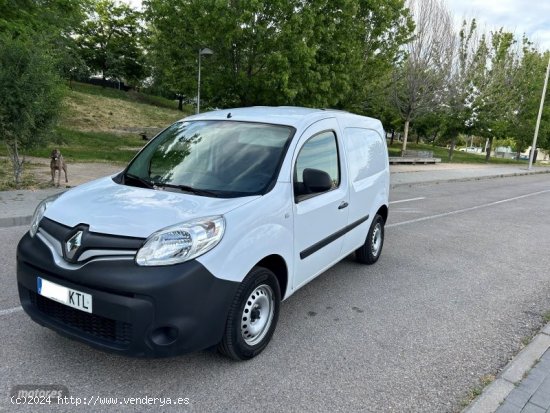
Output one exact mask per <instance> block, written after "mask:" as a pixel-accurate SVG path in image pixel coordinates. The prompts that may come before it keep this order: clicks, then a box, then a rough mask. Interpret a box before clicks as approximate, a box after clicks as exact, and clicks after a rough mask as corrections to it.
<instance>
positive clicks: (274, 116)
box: [185, 106, 382, 129]
mask: <svg viewBox="0 0 550 413" xmlns="http://www.w3.org/2000/svg"><path fill="white" fill-rule="evenodd" d="M332 117H338V118H345V119H346V120H347V121H348V122H349V123H351V124H352V125H349V126H353V124H358V123H359V122H360V123H361V125H362V126H363V127H370V128H373V129H378V128H381V126H382V125H381V123H380V121H379V120H377V119H373V118H368V117H366V116H359V115H355V114H352V113H349V112H345V111H341V110H335V109H312V108H303V107H297V106H253V107H247V108H232V109H222V110H216V111H212V112H204V113H201V114H198V115H193V116H189V117H187V118H185V119H186V120H222V119H223V120H225V119H231V120H234V121H248V122H262V123H272V124H276V125H288V126H293V127H295V128H297V129H298V128H299V126H301V125H303V124H304V123H310V122H314V121H317V120H320V119H324V118H332ZM365 123H367V125H365ZM357 126H359V125H357Z"/></svg>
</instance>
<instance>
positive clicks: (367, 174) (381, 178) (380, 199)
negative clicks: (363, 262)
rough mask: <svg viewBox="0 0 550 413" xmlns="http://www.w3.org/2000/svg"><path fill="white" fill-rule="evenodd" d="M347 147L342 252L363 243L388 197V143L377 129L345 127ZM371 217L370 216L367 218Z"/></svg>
mask: <svg viewBox="0 0 550 413" xmlns="http://www.w3.org/2000/svg"><path fill="white" fill-rule="evenodd" d="M343 140H344V147H345V150H346V157H347V162H348V168H349V178H350V179H349V197H350V202H349V208H348V209H349V212H348V214H349V215H348V225H349V226H350V227H354V228H353V229H352V230H350V231H349V233H348V234H347V235H346V238H345V239H344V245H343V246H342V251H343V252H344V253H349V252H352V251H355V250H356V249H357V248H358V247H360V246H361V245H363V243H364V242H365V238H366V236H367V233H368V230H369V226H370V223H371V222H372V219H373V218H374V216H373V215H374V214H375V213H376V211H377V209H378V208H377V207H378V206H381V205H382V204H383V203H384V202H385V201H384V199H385V197H387V194H386V192H387V179H388V178H387V174H388V171H387V156H386V146H385V145H386V142H385V141H384V138H383V137H382V136H380V134H379V133H378V132H376V131H375V130H373V129H366V128H359V127H353V128H345V129H344V139H343ZM367 217H368V219H367Z"/></svg>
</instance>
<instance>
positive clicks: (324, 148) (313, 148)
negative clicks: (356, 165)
mask: <svg viewBox="0 0 550 413" xmlns="http://www.w3.org/2000/svg"><path fill="white" fill-rule="evenodd" d="M305 169H317V170H320V171H323V172H326V173H327V174H328V175H329V176H330V179H331V181H332V189H334V188H337V187H338V186H339V185H340V165H339V163H338V146H337V143H336V135H335V134H334V132H332V131H328V132H321V133H320V134H318V135H316V136H314V137H313V138H311V139H310V140H308V141H307V142H306V143H305V145H304V146H303V147H302V149H301V150H300V153H299V154H298V158H297V159H296V167H295V169H294V195H295V197H296V198H297V200H300V199H304V198H308V197H310V196H313V195H315V193H314V192H313V191H311V190H310V189H309V188H307V185H305V184H304V170H305Z"/></svg>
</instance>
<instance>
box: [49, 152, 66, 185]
mask: <svg viewBox="0 0 550 413" xmlns="http://www.w3.org/2000/svg"><path fill="white" fill-rule="evenodd" d="M50 158H51V161H50V169H51V171H52V184H53V183H54V182H55V171H59V174H58V175H57V186H59V181H60V180H61V171H63V172H65V182H69V180H68V179H67V164H66V163H65V161H64V160H63V155H61V152H60V151H59V149H54V150H53V151H52V154H51V155H50Z"/></svg>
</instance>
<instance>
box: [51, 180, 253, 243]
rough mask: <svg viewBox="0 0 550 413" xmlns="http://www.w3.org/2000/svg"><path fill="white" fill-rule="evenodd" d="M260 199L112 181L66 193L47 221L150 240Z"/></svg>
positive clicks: (97, 181) (56, 204) (60, 198)
mask: <svg viewBox="0 0 550 413" xmlns="http://www.w3.org/2000/svg"><path fill="white" fill-rule="evenodd" d="M257 198H259V195H255V196H248V197H241V198H209V197H204V196H197V195H192V194H186V193H178V192H171V191H162V190H154V189H147V188H137V187H134V186H126V185H121V184H117V183H116V182H114V181H113V179H112V178H111V177H106V178H101V179H98V180H96V181H92V182H89V183H87V184H84V185H80V186H78V187H76V188H74V189H71V190H69V191H67V192H65V193H63V194H62V195H61V196H60V197H59V198H57V199H56V200H55V201H54V202H53V203H52V204H51V205H50V206H49V207H48V209H47V210H46V213H45V215H44V216H45V217H47V218H49V219H51V220H53V221H56V222H58V223H60V224H63V225H66V226H68V227H74V226H76V225H78V224H86V225H89V227H90V231H91V232H98V233H102V234H110V235H120V236H126V237H138V238H147V237H148V236H150V235H151V234H152V233H153V232H155V231H158V230H159V229H162V228H165V227H167V226H170V225H174V224H178V223H180V222H184V221H188V220H191V219H194V218H201V217H206V216H210V215H223V214H226V213H228V212H229V211H231V210H233V209H235V208H238V207H240V206H241V205H244V204H246V203H248V202H251V201H253V200H254V199H257Z"/></svg>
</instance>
